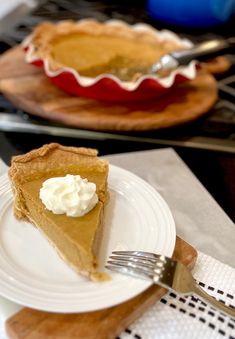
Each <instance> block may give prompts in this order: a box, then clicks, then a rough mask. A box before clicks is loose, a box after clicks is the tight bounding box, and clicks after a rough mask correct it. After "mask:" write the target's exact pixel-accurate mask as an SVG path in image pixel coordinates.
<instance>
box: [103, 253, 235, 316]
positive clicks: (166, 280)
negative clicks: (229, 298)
mask: <svg viewBox="0 0 235 339" xmlns="http://www.w3.org/2000/svg"><path fill="white" fill-rule="evenodd" d="M106 268H108V269H110V270H112V271H116V272H119V273H124V274H128V275H132V276H136V277H140V278H147V279H150V280H152V281H153V282H154V283H155V284H158V285H160V286H162V287H164V288H166V289H168V290H172V291H175V292H177V293H180V294H184V295H192V294H196V295H197V296H199V298H202V299H203V300H204V301H207V302H209V303H210V304H211V305H213V306H214V307H216V308H218V309H219V310H221V311H223V312H225V313H227V314H229V315H230V316H232V317H235V308H232V307H229V306H226V305H225V304H223V303H222V302H220V301H218V300H216V299H215V298H214V297H212V296H210V295H209V294H208V293H206V292H205V291H204V290H203V289H202V288H200V287H199V286H198V284H197V283H196V281H195V280H194V278H193V276H192V274H191V272H190V271H189V269H188V268H187V267H186V266H185V265H183V264H182V263H181V262H179V261H176V260H173V259H171V258H168V257H166V256H164V255H158V254H155V253H148V252H141V251H115V252H112V255H111V256H110V257H109V260H108V261H107V264H106Z"/></svg>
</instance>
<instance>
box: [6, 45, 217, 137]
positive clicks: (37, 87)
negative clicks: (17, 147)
mask: <svg viewBox="0 0 235 339" xmlns="http://www.w3.org/2000/svg"><path fill="white" fill-rule="evenodd" d="M216 65H217V64H216ZM217 66H218V65H217ZM0 91H1V92H2V93H3V94H4V95H5V96H6V97H7V98H8V99H9V100H10V101H11V102H12V103H13V104H14V105H15V106H16V107H19V108H21V109H23V110H24V111H26V112H28V113H31V114H33V115H36V116H39V117H42V118H45V119H48V120H52V121H56V122H60V123H63V124H66V125H69V126H73V127H79V128H85V129H91V130H100V131H146V130H154V129H160V128H166V127H171V126H175V125H179V124H182V123H186V122H189V121H192V120H195V119H197V118H199V117H201V116H202V115H204V114H206V113H207V112H208V111H209V110H210V108H211V107H213V105H214V103H215V102H216V100H217V85H216V80H215V79H214V77H213V76H212V75H211V74H209V73H206V72H205V71H202V72H200V73H199V75H198V76H197V78H196V79H195V80H194V81H190V82H187V83H185V84H183V85H180V86H178V87H177V88H175V89H174V90H172V91H170V92H169V93H168V94H167V95H164V96H162V97H161V98H158V99H155V100H148V101H144V102H133V103H105V102H101V101H96V100H92V99H88V98H82V97H73V96H70V95H68V94H66V93H64V92H63V91H61V90H59V89H58V88H57V87H55V86H54V85H53V84H52V83H51V82H50V81H49V80H48V79H47V78H46V76H45V75H44V73H43V72H42V71H41V70H39V69H37V68H35V67H34V66H31V65H27V64H26V63H25V61H24V53H23V51H22V50H21V48H20V47H15V48H12V49H10V50H8V51H7V52H6V53H5V54H3V55H2V56H1V57H0Z"/></svg>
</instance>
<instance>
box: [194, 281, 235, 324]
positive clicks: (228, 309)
mask: <svg viewBox="0 0 235 339" xmlns="http://www.w3.org/2000/svg"><path fill="white" fill-rule="evenodd" d="M193 292H194V293H196V294H197V295H198V296H199V297H202V298H203V299H204V300H205V301H208V302H209V303H210V304H211V305H213V306H215V307H216V308H218V309H220V310H221V311H223V312H225V313H227V314H229V315H230V316H232V317H234V318H235V309H232V308H231V307H229V306H226V305H224V304H223V303H222V302H221V301H218V300H216V299H215V298H214V297H212V296H211V295H209V294H208V293H207V292H205V291H204V290H203V289H202V288H200V287H199V286H194V288H193Z"/></svg>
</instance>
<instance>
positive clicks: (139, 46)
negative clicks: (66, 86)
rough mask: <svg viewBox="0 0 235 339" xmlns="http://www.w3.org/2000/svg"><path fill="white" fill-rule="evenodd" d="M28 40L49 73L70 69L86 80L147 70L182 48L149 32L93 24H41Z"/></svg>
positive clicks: (81, 22) (70, 22) (68, 22)
mask: <svg viewBox="0 0 235 339" xmlns="http://www.w3.org/2000/svg"><path fill="white" fill-rule="evenodd" d="M31 39H32V40H31V43H32V44H33V46H34V49H35V52H36V54H37V56H38V57H39V58H41V59H44V60H45V59H46V60H47V62H48V63H49V65H50V69H51V70H53V71H56V70H59V69H61V68H64V67H69V68H72V69H74V70H76V71H78V72H79V74H80V75H82V76H86V77H96V76H98V75H100V74H104V73H108V74H114V75H115V72H116V71H117V70H120V69H123V68H125V69H126V68H128V67H131V68H134V67H135V66H136V67H138V68H140V67H148V66H150V65H151V64H152V63H154V62H156V61H158V60H159V59H160V57H161V56H162V55H164V54H166V53H168V52H171V51H173V50H178V49H180V48H182V44H180V42H178V41H177V40H169V39H166V40H164V39H160V37H158V36H157V35H156V34H155V33H154V31H151V30H149V31H144V32H143V31H141V30H140V31H138V30H133V29H132V28H131V26H128V25H122V26H120V25H108V24H103V23H99V22H97V21H94V20H82V21H80V22H73V21H63V22H60V23H58V24H52V23H48V22H46V23H42V24H40V25H39V26H38V27H36V29H35V30H34V32H33V33H32V36H31ZM118 74H120V72H118ZM124 80H128V79H124Z"/></svg>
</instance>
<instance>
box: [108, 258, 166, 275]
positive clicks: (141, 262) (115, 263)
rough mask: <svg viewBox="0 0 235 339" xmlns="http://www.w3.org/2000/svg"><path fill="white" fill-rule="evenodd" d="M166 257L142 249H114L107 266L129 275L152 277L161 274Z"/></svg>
mask: <svg viewBox="0 0 235 339" xmlns="http://www.w3.org/2000/svg"><path fill="white" fill-rule="evenodd" d="M165 261H166V257H165V256H163V255H158V254H155V253H149V252H142V251H114V252H112V255H111V256H110V257H109V260H108V261H107V265H106V268H108V269H111V270H113V271H117V272H120V273H125V274H128V275H133V276H138V277H142V278H150V279H152V278H153V277H154V276H155V275H156V274H159V275H160V274H161V271H162V269H163V266H164V263H165Z"/></svg>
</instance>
